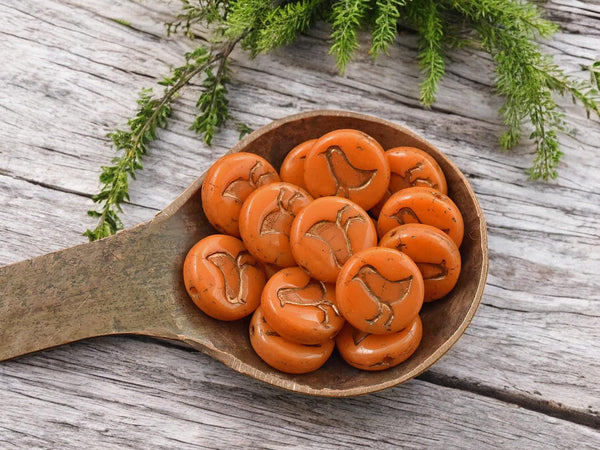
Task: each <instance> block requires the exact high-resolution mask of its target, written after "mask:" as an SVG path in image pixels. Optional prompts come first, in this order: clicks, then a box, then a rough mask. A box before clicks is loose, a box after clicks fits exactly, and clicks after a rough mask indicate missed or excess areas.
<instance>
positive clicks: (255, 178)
mask: <svg viewBox="0 0 600 450" xmlns="http://www.w3.org/2000/svg"><path fill="white" fill-rule="evenodd" d="M276 181H280V180H279V175H278V174H277V172H276V171H275V169H274V168H273V166H272V165H271V164H270V163H269V162H268V161H267V160H266V159H264V158H262V157H260V156H258V155H255V154H253V153H244V152H239V153H231V154H229V155H225V156H223V157H222V158H219V159H218V160H217V161H215V163H214V164H213V165H212V166H211V167H210V169H208V172H206V176H205V178H204V181H203V182H202V208H203V210H204V213H205V214H206V218H207V219H208V221H209V222H210V223H211V224H212V226H213V227H215V228H216V229H217V230H218V231H219V232H221V233H225V234H230V235H232V236H237V237H239V236H240V231H239V224H238V221H239V216H240V210H241V208H242V204H243V203H244V201H245V200H246V198H248V196H249V195H250V194H251V193H252V192H253V191H254V190H255V189H257V188H258V187H260V186H264V185H266V184H269V183H273V182H276Z"/></svg>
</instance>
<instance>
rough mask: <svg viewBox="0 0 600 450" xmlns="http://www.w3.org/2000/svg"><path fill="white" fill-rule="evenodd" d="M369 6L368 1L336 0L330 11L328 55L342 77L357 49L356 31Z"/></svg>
mask: <svg viewBox="0 0 600 450" xmlns="http://www.w3.org/2000/svg"><path fill="white" fill-rule="evenodd" d="M370 6H371V5H370V2H369V0H338V1H337V2H336V3H335V4H334V5H333V7H332V9H331V40H332V42H333V43H332V45H331V49H330V53H331V54H333V55H334V56H335V61H336V64H337V67H338V69H339V71H340V74H342V75H343V74H344V72H345V70H346V66H347V64H348V63H349V62H350V61H351V60H352V57H353V55H354V53H355V52H356V50H357V49H358V30H359V28H360V26H361V24H362V22H363V20H364V19H365V18H366V17H367V15H368V13H369V11H370Z"/></svg>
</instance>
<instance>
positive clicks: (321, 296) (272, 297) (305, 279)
mask: <svg viewBox="0 0 600 450" xmlns="http://www.w3.org/2000/svg"><path fill="white" fill-rule="evenodd" d="M260 305H261V307H262V311H263V314H264V316H265V319H266V320H267V322H268V323H269V325H271V327H273V329H274V330H275V331H277V333H279V334H280V335H281V336H282V337H283V338H285V339H287V340H290V341H293V342H298V343H301V344H320V343H321V342H325V341H328V340H331V339H333V338H334V337H335V336H336V335H337V334H338V333H339V331H340V330H341V329H342V327H343V326H344V323H346V321H345V320H344V318H343V317H342V316H341V314H340V312H339V310H338V307H337V304H336V300H335V285H334V284H331V283H324V282H322V281H318V280H314V279H311V278H310V275H308V273H306V271H304V270H302V269H301V268H300V267H287V268H285V269H282V270H280V271H279V272H277V273H276V274H275V275H273V276H272V277H271V279H270V280H269V281H268V283H267V284H266V286H265V288H264V289H263V293H262V298H261V303H260Z"/></svg>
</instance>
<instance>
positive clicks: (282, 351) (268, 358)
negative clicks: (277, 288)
mask: <svg viewBox="0 0 600 450" xmlns="http://www.w3.org/2000/svg"><path fill="white" fill-rule="evenodd" d="M250 344H251V345H252V348H253V349H254V351H255V352H256V354H257V355H258V356H260V358H261V359H262V360H263V361H264V362H266V363H267V364H268V365H270V366H271V367H273V368H275V369H277V370H280V371H282V372H286V373H292V374H300V373H308V372H312V371H314V370H317V369H318V368H319V367H321V366H322V365H323V364H325V362H326V361H327V359H328V358H329V356H331V353H332V352H333V349H334V347H335V340H333V339H332V340H329V341H326V342H323V343H321V344H314V345H305V344H298V343H297V342H291V341H288V340H286V339H284V338H282V337H281V336H280V335H279V333H277V332H276V331H275V330H274V329H273V328H272V327H271V326H270V325H269V324H268V323H267V321H266V319H265V317H264V315H263V313H262V308H261V307H258V308H257V309H256V311H255V312H254V315H253V316H252V319H251V320H250Z"/></svg>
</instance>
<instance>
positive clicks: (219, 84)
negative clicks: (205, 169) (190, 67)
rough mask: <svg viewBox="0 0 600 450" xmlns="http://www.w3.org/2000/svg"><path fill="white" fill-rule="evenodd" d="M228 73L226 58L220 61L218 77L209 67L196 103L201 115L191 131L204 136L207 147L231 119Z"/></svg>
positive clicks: (191, 127)
mask: <svg viewBox="0 0 600 450" xmlns="http://www.w3.org/2000/svg"><path fill="white" fill-rule="evenodd" d="M228 72H229V61H228V59H227V57H226V56H224V57H223V58H221V61H219V68H218V69H217V75H216V76H215V75H214V73H213V71H212V67H208V68H207V69H206V70H205V71H204V73H205V78H204V82H203V83H202V86H203V87H204V91H203V92H202V94H201V95H200V97H198V101H197V102H196V108H198V110H199V111H200V113H201V114H199V115H198V116H196V119H195V120H194V122H193V123H192V125H191V126H190V129H191V130H194V131H195V132H196V133H198V134H201V135H203V139H204V142H205V143H206V144H207V145H212V140H213V137H214V135H215V132H216V130H217V128H219V127H220V126H221V125H222V124H223V123H224V122H225V121H226V120H227V119H229V118H230V115H229V110H228V106H229V101H228V100H227V88H226V87H225V84H226V83H227V82H228V81H229V77H228Z"/></svg>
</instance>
